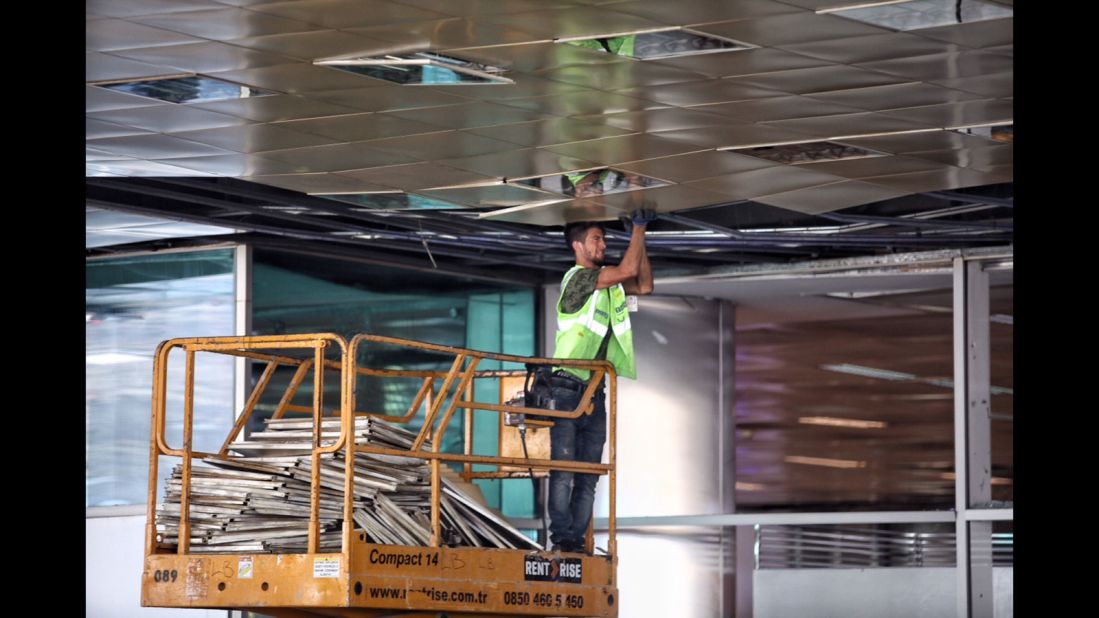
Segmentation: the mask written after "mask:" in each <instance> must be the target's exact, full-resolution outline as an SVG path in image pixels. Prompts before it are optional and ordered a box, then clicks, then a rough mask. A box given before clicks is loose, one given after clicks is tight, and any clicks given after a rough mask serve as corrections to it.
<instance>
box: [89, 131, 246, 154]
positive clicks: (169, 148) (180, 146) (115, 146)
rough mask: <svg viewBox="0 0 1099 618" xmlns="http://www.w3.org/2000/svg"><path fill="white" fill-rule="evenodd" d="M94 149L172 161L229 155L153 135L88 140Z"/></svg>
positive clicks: (184, 141) (203, 145)
mask: <svg viewBox="0 0 1099 618" xmlns="http://www.w3.org/2000/svg"><path fill="white" fill-rule="evenodd" d="M87 144H88V145H89V146H92V147H94V148H98V149H101V150H105V151H107V152H114V153H118V154H122V155H126V156H131V157H144V158H146V159H172V158H176V157H192V156H201V155H215V154H227V153H226V151H225V150H222V149H221V148H215V147H213V146H207V145H205V144H199V143H197V142H191V141H187V140H183V139H179V138H176V137H171V136H169V135H161V134H159V133H152V134H148V135H130V136H126V137H108V138H105V139H97V140H88V141H87Z"/></svg>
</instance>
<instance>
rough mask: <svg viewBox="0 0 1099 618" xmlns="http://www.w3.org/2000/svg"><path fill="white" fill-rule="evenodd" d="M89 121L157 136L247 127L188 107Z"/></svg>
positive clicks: (109, 113) (108, 114) (137, 109)
mask: <svg viewBox="0 0 1099 618" xmlns="http://www.w3.org/2000/svg"><path fill="white" fill-rule="evenodd" d="M88 117H89V118H94V119H96V120H102V121H104V122H112V123H114V124H120V125H123V126H128V127H136V128H138V129H145V130H147V131H156V132H157V133H174V132H177V131H197V130H200V129H214V128H218V127H232V126H237V125H242V124H246V121H245V120H244V119H243V118H238V117H236V116H229V115H226V114H219V113H217V112H211V111H207V110H204V109H197V108H193V107H190V106H187V105H186V104H168V105H156V106H150V107H135V108H130V109H121V110H113V111H106V112H94V113H91V114H88Z"/></svg>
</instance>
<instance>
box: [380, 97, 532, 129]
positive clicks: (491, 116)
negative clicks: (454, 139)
mask: <svg viewBox="0 0 1099 618" xmlns="http://www.w3.org/2000/svg"><path fill="white" fill-rule="evenodd" d="M385 115H386V116H392V117H395V118H403V119H406V120H412V121H416V122H421V123H425V124H429V125H432V126H436V127H442V128H446V129H475V128H478V127H491V126H494V125H509V126H510V125H514V124H515V123H526V122H529V121H532V120H538V119H540V118H542V117H543V115H542V114H539V113H538V112H533V111H530V110H525V109H516V108H514V107H507V106H504V105H497V104H495V103H487V102H476V103H465V104H463V105H448V106H446V107H430V108H421V109H411V110H401V111H394V112H386V114H385ZM490 137H491V136H490Z"/></svg>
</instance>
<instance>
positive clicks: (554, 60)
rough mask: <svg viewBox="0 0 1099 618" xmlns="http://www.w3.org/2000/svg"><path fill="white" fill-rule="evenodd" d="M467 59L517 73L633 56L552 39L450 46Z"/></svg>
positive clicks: (619, 61)
mask: <svg viewBox="0 0 1099 618" xmlns="http://www.w3.org/2000/svg"><path fill="white" fill-rule="evenodd" d="M447 53H450V54H453V55H455V56H459V57H461V58H463V59H465V60H470V61H473V62H479V63H481V64H490V65H493V66H498V67H503V68H505V69H507V70H509V71H513V72H516V73H531V72H534V71H544V70H550V69H556V68H558V67H563V66H568V65H574V64H620V63H626V62H633V60H631V59H629V58H623V57H621V56H612V55H610V54H608V53H606V52H602V51H599V50H596V49H589V48H587V47H577V46H576V45H565V44H562V43H554V42H552V41H541V42H538V43H527V44H523V45H498V46H493V47H469V48H456V49H451V50H447Z"/></svg>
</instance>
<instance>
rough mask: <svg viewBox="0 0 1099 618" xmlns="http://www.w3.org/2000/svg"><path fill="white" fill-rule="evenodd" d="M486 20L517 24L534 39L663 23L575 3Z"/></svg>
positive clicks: (591, 34)
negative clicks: (564, 6)
mask: <svg viewBox="0 0 1099 618" xmlns="http://www.w3.org/2000/svg"><path fill="white" fill-rule="evenodd" d="M481 19H483V20H484V21H485V22H487V23H492V24H498V25H499V26H501V27H502V29H503V28H514V29H516V30H519V31H522V32H529V33H531V34H532V35H533V38H531V39H529V40H531V41H534V40H539V39H542V40H548V39H564V38H569V37H594V36H599V35H606V34H621V33H628V32H638V31H641V30H654V29H660V28H662V27H664V24H662V23H660V22H658V21H653V20H651V19H646V18H644V17H640V16H638V15H631V14H629V13H619V12H618V11H615V10H613V5H604V6H599V7H594V6H572V7H568V8H564V9H561V8H558V9H550V10H543V11H531V12H529V13H509V14H507V15H496V16H484V17H482V18H481Z"/></svg>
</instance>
